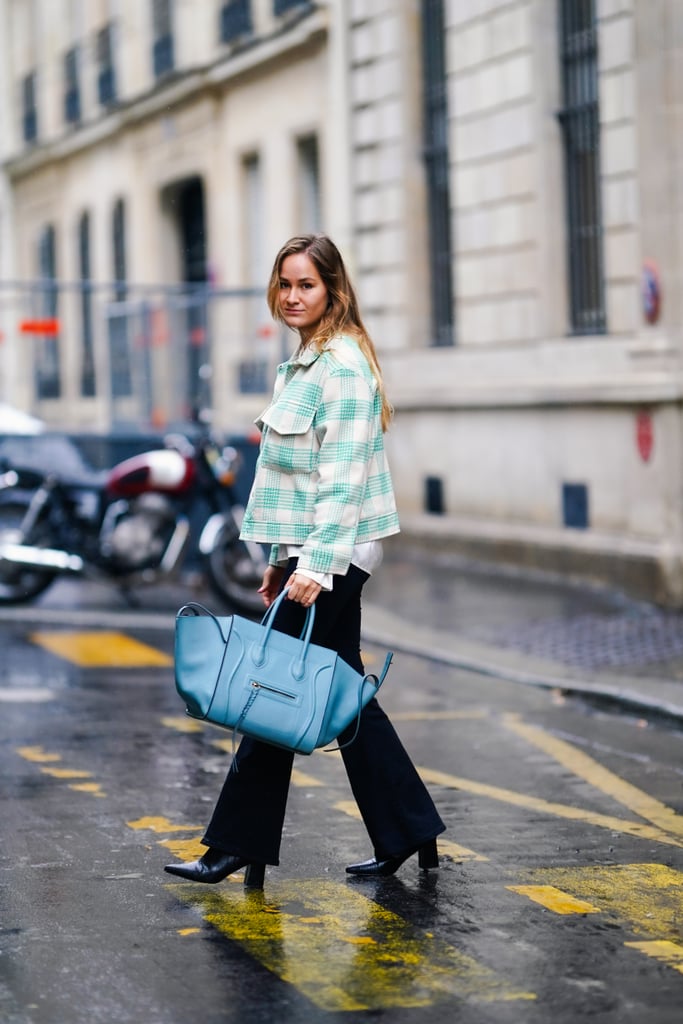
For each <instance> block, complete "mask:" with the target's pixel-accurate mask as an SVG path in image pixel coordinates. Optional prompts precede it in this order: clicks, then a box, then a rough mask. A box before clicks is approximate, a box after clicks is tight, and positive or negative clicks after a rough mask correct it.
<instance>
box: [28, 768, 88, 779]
mask: <svg viewBox="0 0 683 1024" xmlns="http://www.w3.org/2000/svg"><path fill="white" fill-rule="evenodd" d="M40 770H41V772H44V773H45V775H52V776H53V777H54V778H55V779H91V778H92V772H83V771H78V770H77V769H75V768H41V769H40Z"/></svg>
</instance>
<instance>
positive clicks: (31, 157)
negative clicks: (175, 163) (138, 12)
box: [0, 8, 328, 182]
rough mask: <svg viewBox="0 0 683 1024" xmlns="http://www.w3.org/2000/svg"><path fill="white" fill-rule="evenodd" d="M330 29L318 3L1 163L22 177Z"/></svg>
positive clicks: (11, 173) (292, 51)
mask: <svg viewBox="0 0 683 1024" xmlns="http://www.w3.org/2000/svg"><path fill="white" fill-rule="evenodd" d="M327 30H328V14H327V11H326V10H325V9H322V8H317V9H315V10H313V11H312V12H310V13H308V14H307V15H306V16H305V17H302V18H300V19H299V20H298V21H296V22H294V23H293V24H291V23H290V24H287V25H285V26H284V27H282V28H280V29H278V31H276V32H274V33H273V34H272V35H269V36H262V37H259V38H257V39H255V40H254V41H253V42H252V43H250V45H248V46H245V47H244V48H243V49H240V50H233V51H231V52H229V53H226V54H222V55H221V56H220V57H219V58H218V59H217V60H215V61H212V62H211V63H209V64H207V65H204V66H202V67H196V68H189V69H187V70H184V71H178V72H175V73H173V74H171V75H169V76H168V77H167V78H164V79H162V80H161V81H160V82H158V83H157V84H155V85H154V86H153V88H152V89H150V90H149V91H148V92H146V93H143V94H141V95H138V96H136V97H134V98H132V99H130V100H127V101H124V102H122V103H120V104H119V105H118V106H117V107H116V108H115V109H114V110H112V111H111V112H108V113H106V114H105V115H104V116H102V117H99V118H98V119H97V120H95V121H92V122H87V123H84V124H83V125H80V126H78V127H77V128H75V129H72V130H70V131H69V133H68V134H65V135H62V136H60V137H59V138H56V139H54V140H50V141H47V142H44V143H39V144H38V145H36V146H33V147H31V149H29V150H26V151H24V152H22V153H20V154H19V155H17V156H13V157H10V158H9V159H7V160H5V161H4V162H3V163H2V164H0V166H1V167H3V168H4V170H5V171H6V173H7V175H8V177H9V179H10V180H11V181H13V182H14V181H19V180H20V179H22V178H24V177H27V176H28V175H30V174H33V173H34V172H36V171H39V170H42V169H43V168H44V167H48V166H51V165H52V164H54V163H56V162H59V161H62V160H67V159H69V158H71V157H73V156H75V155H76V154H78V153H81V152H83V151H85V150H88V149H91V148H93V147H95V146H98V145H101V144H102V143H103V142H106V141H108V140H110V139H113V138H115V137H116V136H117V135H121V134H122V133H124V132H125V131H127V130H128V129H130V128H135V127H137V126H138V125H140V124H142V123H144V122H145V121H148V120H151V119H153V118H155V117H159V116H161V115H162V114H168V113H169V111H170V110H174V109H177V108H179V107H181V106H183V105H184V104H187V103H189V102H191V101H192V100H195V99H196V98H197V97H200V96H203V95H207V94H210V95H211V94H213V93H214V92H217V91H220V90H221V89H222V87H223V86H225V85H227V84H229V83H232V82H235V81H237V80H238V79H240V78H242V77H244V76H245V75H249V74H253V73H254V71H261V70H262V69H264V70H265V69H267V68H269V67H270V66H271V65H273V64H275V63H277V62H278V61H281V60H282V59H283V58H289V57H291V56H293V55H296V54H297V53H300V52H301V51H304V50H308V49H310V48H311V47H312V46H315V45H317V44H319V43H320V42H321V41H322V40H323V39H325V38H326V36H327Z"/></svg>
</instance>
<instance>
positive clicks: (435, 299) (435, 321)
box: [421, 0, 453, 345]
mask: <svg viewBox="0 0 683 1024" xmlns="http://www.w3.org/2000/svg"><path fill="white" fill-rule="evenodd" d="M421 16H422V69H423V71H422V74H423V111H424V113H423V117H424V159H425V171H426V184H427V233H428V243H429V278H430V290H431V296H430V298H431V337H432V344H433V345H452V344H453V285H452V269H453V266H452V265H453V250H452V245H451V201H450V174H449V172H450V161H449V155H448V93H447V77H446V47H445V37H446V31H445V24H444V4H443V0H422V10H421Z"/></svg>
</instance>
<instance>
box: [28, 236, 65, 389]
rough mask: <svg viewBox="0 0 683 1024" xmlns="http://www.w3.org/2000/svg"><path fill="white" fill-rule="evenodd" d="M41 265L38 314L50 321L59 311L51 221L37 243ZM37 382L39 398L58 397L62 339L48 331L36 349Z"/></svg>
mask: <svg viewBox="0 0 683 1024" xmlns="http://www.w3.org/2000/svg"><path fill="white" fill-rule="evenodd" d="M38 267H39V275H40V278H41V281H42V282H43V285H44V287H43V289H42V290H41V292H42V293H41V295H40V300H39V302H40V309H39V313H40V315H41V316H44V317H45V318H46V319H47V320H56V319H57V313H58V305H59V303H58V291H57V244H56V234H55V229H54V227H53V226H52V225H51V224H49V225H48V226H47V227H46V228H44V229H43V231H42V233H41V236H40V242H39V245H38ZM34 367H35V369H34V374H35V376H34V381H35V389H36V395H37V397H38V399H44V398H59V397H60V394H61V380H60V374H59V338H58V336H57V335H52V334H48V335H45V336H44V337H41V338H39V339H38V342H37V347H36V350H35V362H34Z"/></svg>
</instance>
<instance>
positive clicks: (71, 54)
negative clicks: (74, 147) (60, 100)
mask: <svg viewBox="0 0 683 1024" xmlns="http://www.w3.org/2000/svg"><path fill="white" fill-rule="evenodd" d="M80 119H81V89H80V83H79V67H78V47H77V46H73V47H72V48H71V49H70V50H68V51H67V52H66V53H65V54H64V120H65V121H66V123H67V124H78V122H79V121H80Z"/></svg>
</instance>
